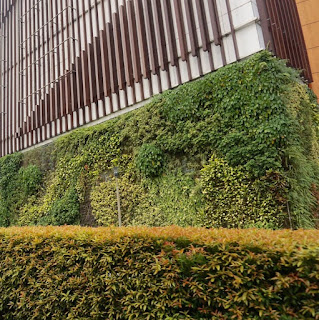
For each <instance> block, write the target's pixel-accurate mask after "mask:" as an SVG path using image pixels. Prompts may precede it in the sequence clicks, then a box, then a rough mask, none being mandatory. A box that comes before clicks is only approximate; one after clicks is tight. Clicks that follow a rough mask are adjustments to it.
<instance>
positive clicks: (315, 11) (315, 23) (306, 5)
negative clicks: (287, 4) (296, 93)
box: [296, 0, 319, 97]
mask: <svg viewBox="0 0 319 320" xmlns="http://www.w3.org/2000/svg"><path fill="white" fill-rule="evenodd" d="M296 2H297V7H298V12H299V16H300V21H301V25H302V29H303V33H304V37H305V43H306V48H307V53H308V56H309V60H310V66H311V71H312V78H313V83H311V85H310V86H311V88H312V89H313V91H314V92H315V93H316V95H317V96H318V97H319V32H318V30H319V1H318V0H296Z"/></svg>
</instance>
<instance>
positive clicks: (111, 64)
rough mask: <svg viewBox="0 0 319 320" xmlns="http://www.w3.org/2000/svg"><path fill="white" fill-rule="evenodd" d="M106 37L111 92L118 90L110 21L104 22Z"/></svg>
mask: <svg viewBox="0 0 319 320" xmlns="http://www.w3.org/2000/svg"><path fill="white" fill-rule="evenodd" d="M106 39H107V47H108V49H109V50H108V66H109V72H110V84H111V90H112V93H117V92H118V90H119V86H118V79H117V71H116V57H115V43H114V33H113V28H112V25H111V23H107V24H106Z"/></svg>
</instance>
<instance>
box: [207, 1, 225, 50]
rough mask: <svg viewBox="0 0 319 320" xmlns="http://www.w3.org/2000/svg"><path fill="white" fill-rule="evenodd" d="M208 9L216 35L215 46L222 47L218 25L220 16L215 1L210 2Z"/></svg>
mask: <svg viewBox="0 0 319 320" xmlns="http://www.w3.org/2000/svg"><path fill="white" fill-rule="evenodd" d="M208 9H209V15H210V20H211V26H212V31H213V35H214V44H215V45H216V46H220V45H221V43H222V41H221V33H220V28H219V25H218V14H217V6H216V2H215V1H214V0H208Z"/></svg>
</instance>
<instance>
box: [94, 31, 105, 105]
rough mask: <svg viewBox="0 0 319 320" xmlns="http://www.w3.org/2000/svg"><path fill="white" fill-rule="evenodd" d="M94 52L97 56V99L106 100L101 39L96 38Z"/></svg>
mask: <svg viewBox="0 0 319 320" xmlns="http://www.w3.org/2000/svg"><path fill="white" fill-rule="evenodd" d="M93 42H94V52H95V54H96V61H97V65H96V70H97V72H96V78H97V85H98V86H97V99H98V100H101V99H104V89H103V72H102V60H101V48H100V39H99V38H98V37H94V40H93Z"/></svg>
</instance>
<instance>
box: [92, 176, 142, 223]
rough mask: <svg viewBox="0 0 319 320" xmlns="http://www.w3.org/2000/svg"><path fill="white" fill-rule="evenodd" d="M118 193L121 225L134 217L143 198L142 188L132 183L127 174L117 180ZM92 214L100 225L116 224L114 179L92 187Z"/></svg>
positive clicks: (116, 210) (129, 221)
mask: <svg viewBox="0 0 319 320" xmlns="http://www.w3.org/2000/svg"><path fill="white" fill-rule="evenodd" d="M117 182H118V185H119V193H120V205H121V215H122V223H123V225H129V224H131V223H132V220H133V219H134V217H135V214H136V210H137V207H138V206H139V204H140V203H141V201H143V199H144V198H145V193H144V190H143V188H142V187H141V186H140V185H138V184H136V183H134V182H133V181H132V180H131V179H130V177H129V176H128V175H123V176H121V177H120V178H118V180H117ZM91 206H92V214H93V216H94V218H95V220H96V221H97V222H98V224H99V225H101V226H109V225H118V208H117V195H116V180H115V178H114V177H109V179H108V181H106V182H102V183H100V184H99V185H98V186H95V187H93V189H92V192H91Z"/></svg>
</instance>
